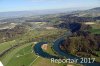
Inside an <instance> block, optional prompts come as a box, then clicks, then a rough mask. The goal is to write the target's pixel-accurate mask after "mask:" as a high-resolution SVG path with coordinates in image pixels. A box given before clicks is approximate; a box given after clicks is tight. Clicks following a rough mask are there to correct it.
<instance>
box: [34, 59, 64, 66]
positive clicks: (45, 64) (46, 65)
mask: <svg viewBox="0 0 100 66" xmlns="http://www.w3.org/2000/svg"><path fill="white" fill-rule="evenodd" d="M64 65H65V64H57V63H51V61H50V59H46V58H42V57H39V58H38V59H37V60H36V61H35V62H34V63H33V65H32V66H64Z"/></svg>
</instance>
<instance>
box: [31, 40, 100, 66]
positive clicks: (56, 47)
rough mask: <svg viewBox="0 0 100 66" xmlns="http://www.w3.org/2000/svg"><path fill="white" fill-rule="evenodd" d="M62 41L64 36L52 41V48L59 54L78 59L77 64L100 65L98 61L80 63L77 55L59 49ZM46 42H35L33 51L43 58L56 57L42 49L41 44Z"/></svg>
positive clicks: (86, 65) (85, 65)
mask: <svg viewBox="0 0 100 66" xmlns="http://www.w3.org/2000/svg"><path fill="white" fill-rule="evenodd" d="M63 41H64V38H60V39H57V40H56V41H55V42H54V45H53V49H54V50H55V51H56V52H57V53H58V54H59V55H61V56H64V57H66V58H68V59H78V62H77V63H79V64H83V65H84V66H100V63H98V62H94V63H80V62H81V59H80V57H77V56H74V55H72V54H70V53H68V52H66V51H63V50H61V48H60V45H61V44H62V42H63ZM46 43H47V42H39V43H37V44H36V45H35V46H34V47H33V49H34V51H35V53H36V54H37V55H39V56H42V57H44V58H49V59H50V58H58V57H56V56H53V55H50V54H49V53H46V52H44V51H43V50H42V48H41V46H42V45H43V44H46Z"/></svg>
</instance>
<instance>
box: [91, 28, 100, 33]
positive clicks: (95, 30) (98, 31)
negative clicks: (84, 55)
mask: <svg viewBox="0 0 100 66" xmlns="http://www.w3.org/2000/svg"><path fill="white" fill-rule="evenodd" d="M89 31H90V32H91V33H93V34H100V29H91V30H89Z"/></svg>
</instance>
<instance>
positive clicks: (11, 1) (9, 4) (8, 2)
mask: <svg viewBox="0 0 100 66" xmlns="http://www.w3.org/2000/svg"><path fill="white" fill-rule="evenodd" d="M95 7H100V0H77V1H76V0H0V12H12V11H34V10H53V9H77V10H84V9H90V8H95Z"/></svg>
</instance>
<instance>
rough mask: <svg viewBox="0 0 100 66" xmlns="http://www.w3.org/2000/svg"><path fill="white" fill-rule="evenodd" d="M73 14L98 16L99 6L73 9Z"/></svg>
mask: <svg viewBox="0 0 100 66" xmlns="http://www.w3.org/2000/svg"><path fill="white" fill-rule="evenodd" d="M73 14H74V15H75V16H81V17H98V16H100V7H96V8H92V9H88V10H84V11H75V12H73Z"/></svg>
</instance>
